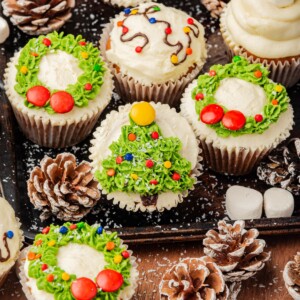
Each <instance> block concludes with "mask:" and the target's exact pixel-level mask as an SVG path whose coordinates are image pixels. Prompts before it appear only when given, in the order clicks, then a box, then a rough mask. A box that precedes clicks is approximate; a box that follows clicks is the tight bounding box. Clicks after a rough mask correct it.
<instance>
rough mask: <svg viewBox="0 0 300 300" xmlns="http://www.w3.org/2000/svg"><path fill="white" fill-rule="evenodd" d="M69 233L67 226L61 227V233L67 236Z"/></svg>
mask: <svg viewBox="0 0 300 300" xmlns="http://www.w3.org/2000/svg"><path fill="white" fill-rule="evenodd" d="M67 232H68V228H67V227H66V226H61V227H60V229H59V233H61V234H66V233H67Z"/></svg>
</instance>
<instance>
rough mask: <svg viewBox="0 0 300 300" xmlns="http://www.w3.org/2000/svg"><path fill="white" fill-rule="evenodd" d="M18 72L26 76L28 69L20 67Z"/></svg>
mask: <svg viewBox="0 0 300 300" xmlns="http://www.w3.org/2000/svg"><path fill="white" fill-rule="evenodd" d="M20 72H21V73H22V74H27V73H28V68H27V67H26V66H22V67H21V69H20Z"/></svg>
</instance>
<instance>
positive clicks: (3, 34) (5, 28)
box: [0, 17, 9, 44]
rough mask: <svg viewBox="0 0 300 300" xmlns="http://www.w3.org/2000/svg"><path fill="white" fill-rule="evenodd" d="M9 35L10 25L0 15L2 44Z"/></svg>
mask: <svg viewBox="0 0 300 300" xmlns="http://www.w3.org/2000/svg"><path fill="white" fill-rule="evenodd" d="M8 36H9V27H8V24H7V22H6V20H5V19H3V18H1V17H0V44H1V43H4V42H5V41H6V39H7V38H8Z"/></svg>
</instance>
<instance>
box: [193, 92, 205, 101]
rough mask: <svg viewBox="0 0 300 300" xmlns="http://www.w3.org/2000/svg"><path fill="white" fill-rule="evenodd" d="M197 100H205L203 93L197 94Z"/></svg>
mask: <svg viewBox="0 0 300 300" xmlns="http://www.w3.org/2000/svg"><path fill="white" fill-rule="evenodd" d="M195 99H196V101H199V100H203V99H204V95H203V94H202V93H198V94H196V96H195Z"/></svg>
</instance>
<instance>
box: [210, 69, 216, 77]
mask: <svg viewBox="0 0 300 300" xmlns="http://www.w3.org/2000/svg"><path fill="white" fill-rule="evenodd" d="M208 75H209V76H216V75H217V72H216V71H215V70H209V72H208Z"/></svg>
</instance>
